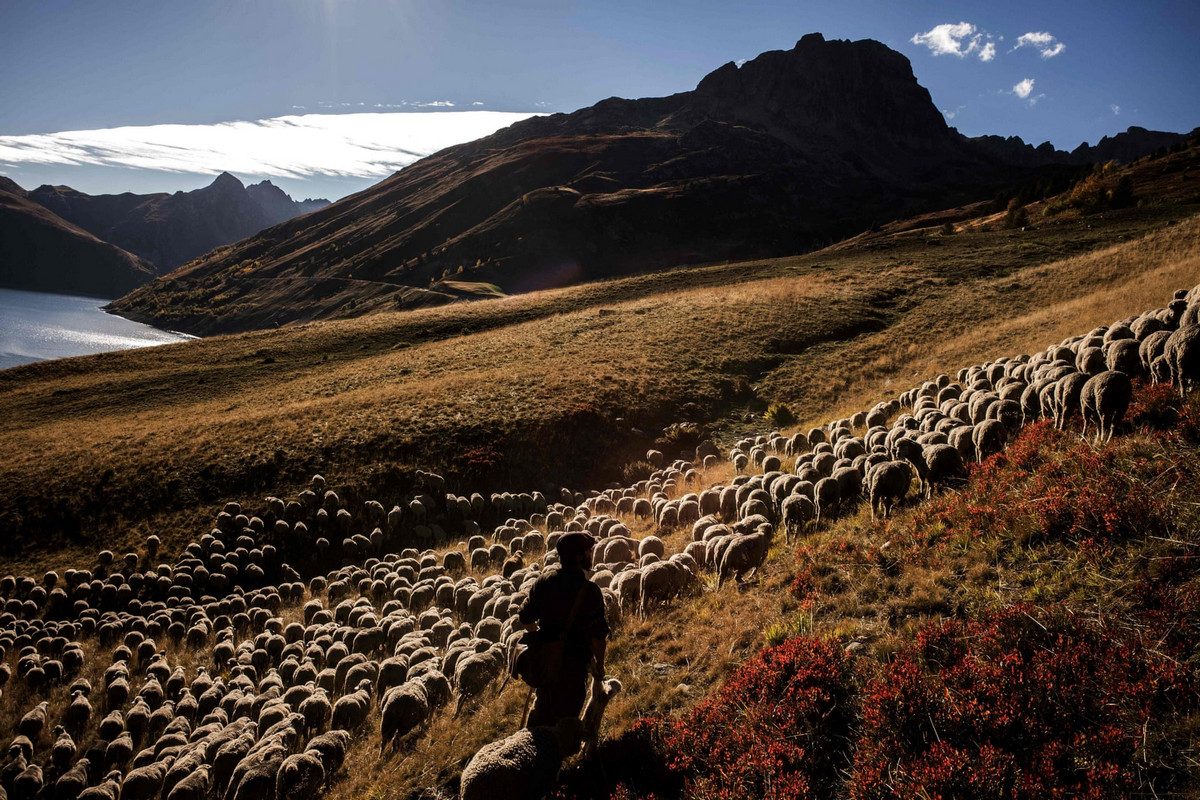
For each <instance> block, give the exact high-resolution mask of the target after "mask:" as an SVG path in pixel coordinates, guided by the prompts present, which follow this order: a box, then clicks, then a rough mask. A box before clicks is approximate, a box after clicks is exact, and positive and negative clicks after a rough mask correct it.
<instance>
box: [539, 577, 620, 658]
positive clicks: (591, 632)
mask: <svg viewBox="0 0 1200 800" xmlns="http://www.w3.org/2000/svg"><path fill="white" fill-rule="evenodd" d="M581 591H582V593H583V595H582V597H580V592H581ZM577 597H578V598H579V610H578V611H576V612H575V618H574V621H573V622H572V623H571V628H570V629H569V630H567V631H566V638H565V639H564V640H563V641H564V646H563V650H564V653H565V654H566V655H567V656H572V657H575V658H582V659H584V660H587V659H588V658H590V657H591V643H590V640H591V639H606V638H608V622H607V621H606V620H605V619H604V595H603V594H601V592H600V587H599V586H597V585H596V584H594V583H592V582H591V581H590V580H588V578H587V576H586V575H585V574H584V573H583V570H578V569H563V568H562V567H556V568H551V569H548V570H546V571H545V572H544V573H542V576H541V577H540V578H538V579H537V582H536V583H534V585H533V588H532V589H531V590H530V591H529V597H528V598H526V600H525V605H523V606H521V611H520V614H519V617H520V620H521V622H522V623H523V624H525V625H530V624H532V623H534V622H536V623H538V630H539V631H540V632H541V633H542V634H543V635H544V636H546V637H547V638H548V639H555V638H557V637H558V636H559V635H560V634H562V633H563V632H564V629H565V628H566V626H567V620H568V618H570V616H571V608H572V606H574V605H575V602H576V598H577Z"/></svg>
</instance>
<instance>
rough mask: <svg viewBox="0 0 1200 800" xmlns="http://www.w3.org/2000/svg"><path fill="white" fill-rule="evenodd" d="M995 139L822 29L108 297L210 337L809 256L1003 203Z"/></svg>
mask: <svg viewBox="0 0 1200 800" xmlns="http://www.w3.org/2000/svg"><path fill="white" fill-rule="evenodd" d="M1022 145H1023V143H1022ZM999 150H1000V152H993V151H991V150H989V149H988V148H986V147H980V146H978V145H977V144H976V143H974V142H972V141H971V140H968V139H967V138H965V137H963V136H962V135H961V134H959V133H958V132H957V131H956V130H954V129H952V128H950V127H948V126H947V125H946V122H945V120H944V118H943V116H942V114H941V113H940V112H939V111H938V110H937V108H936V106H934V104H933V102H932V100H931V98H930V96H929V93H928V91H926V90H925V89H924V88H923V87H921V86H920V85H919V84H918V83H917V81H916V78H915V77H914V75H913V72H912V67H911V64H910V63H909V62H908V60H907V59H906V58H905V57H904V56H903V55H901V54H899V53H897V52H895V51H893V50H891V49H889V48H887V47H886V46H884V45H883V44H880V43H879V42H875V41H870V40H864V41H856V42H850V41H826V40H825V39H824V38H823V37H822V36H821V35H820V34H810V35H808V36H805V37H804V38H803V39H801V40H800V41H799V42H798V43H797V44H796V46H795V47H794V48H793V49H791V50H788V51H773V52H768V53H763V54H762V55H760V56H758V57H757V58H755V59H754V60H752V61H749V62H747V63H745V64H743V65H742V66H740V67H739V66H737V65H735V64H733V63H729V64H726V65H724V66H722V67H720V68H719V69H717V70H716V71H714V72H713V73H711V74H709V75H708V76H707V77H705V78H704V79H703V80H702V81H701V82H700V83H699V85H698V86H697V87H696V89H695V90H693V91H690V92H682V93H679V94H675V95H671V96H669V97H659V98H648V99H641V100H624V99H620V98H609V99H607V100H604V101H601V102H600V103H597V104H596V105H594V106H591V107H589V108H585V109H582V110H580V111H576V112H574V113H572V114H554V115H550V116H546V117H538V118H532V119H529V120H526V121H523V122H520V123H517V124H515V125H512V126H510V127H508V128H505V129H503V130H501V131H498V132H497V133H495V134H493V135H491V136H488V137H485V138H483V139H479V140H477V141H474V142H470V143H467V144H463V145H459V146H456V147H451V148H448V149H446V150H443V151H441V152H439V153H436V154H434V155H432V156H430V157H428V158H425V159H422V160H421V161H418V162H417V163H415V164H413V165H411V166H409V167H407V168H405V169H404V170H402V171H400V172H398V173H396V174H394V175H392V176H391V177H390V178H388V179H386V180H384V181H382V182H381V183H379V184H377V185H375V186H373V187H371V188H369V189H367V190H365V191H363V192H360V193H358V194H356V195H352V196H350V197H348V198H345V199H343V200H341V201H339V202H338V203H335V204H333V205H332V206H330V207H328V208H325V209H322V210H321V211H318V212H316V213H313V214H310V215H308V216H306V217H304V218H303V219H299V220H292V221H290V222H287V223H284V224H282V225H279V226H276V227H275V228H271V229H268V230H266V231H263V232H262V233H261V234H259V235H258V236H255V237H253V238H251V239H248V240H246V241H242V242H239V243H238V244H236V245H234V246H233V247H230V248H227V249H225V250H223V251H221V252H219V253H211V254H209V255H208V256H206V257H205V258H202V259H199V260H197V261H195V262H192V263H190V264H188V265H187V266H186V267H184V268H183V269H181V270H178V271H176V272H174V273H172V274H171V275H169V276H166V277H165V278H163V279H161V280H158V281H155V282H154V283H153V284H150V285H147V286H145V287H143V288H141V289H140V290H138V291H137V292H135V293H133V294H131V295H130V296H128V297H125V298H122V299H121V300H120V301H118V302H117V303H115V304H114V308H116V309H118V310H119V311H120V313H122V314H124V315H127V316H131V317H133V318H137V319H142V320H146V321H153V322H156V323H157V324H167V325H169V326H170V327H171V328H172V329H175V330H186V331H189V332H192V333H216V332H228V331H235V330H245V329H251V328H263V327H271V326H275V325H280V324H286V323H289V322H295V321H303V320H311V319H320V318H330V317H339V316H353V315H358V314H362V313H367V312H370V311H374V310H380V309H396V308H409V307H415V306H421V305H428V304H434V303H445V302H451V301H453V300H456V299H459V298H461V297H464V296H465V297H470V296H474V293H475V292H476V291H477V290H480V291H479V293H480V294H482V293H483V292H482V287H486V288H487V290H488V291H489V292H491V293H494V292H495V290H496V289H497V288H498V289H499V290H501V291H504V292H509V293H513V292H524V291H529V290H533V289H538V288H546V287H552V286H559V285H565V284H570V283H577V282H580V281H587V280H595V279H601V278H605V277H611V276H615V275H621V274H627V273H634V272H645V271H651V270H659V269H664V268H669V267H673V266H677V265H683V264H695V263H704V262H714V261H723V260H727V259H744V258H753V257H760V256H763V257H765V256H773V255H780V254H790V253H797V252H803V251H806V250H810V249H812V248H814V247H816V246H820V245H822V244H825V243H828V242H831V241H835V240H839V239H841V238H844V237H846V236H849V235H853V234H856V233H859V232H861V231H862V230H864V229H866V228H868V227H871V226H872V225H874V224H877V223H882V222H887V221H889V220H892V219H896V218H900V217H905V216H910V215H912V214H914V213H919V212H922V211H928V210H933V209H936V208H946V207H950V206H954V205H957V204H959V203H962V202H966V201H970V200H980V199H990V198H991V197H993V196H994V195H995V193H996V191H997V190H998V189H1000V188H1002V187H1004V186H1007V185H1009V184H1010V183H1011V181H1012V180H1014V179H1015V178H1016V177H1018V176H1026V177H1027V165H1026V164H1023V163H1021V161H1020V159H1014V158H1008V157H1005V154H1004V152H1003V148H1000V149H999ZM1047 163H1053V161H1052V160H1051V161H1049V162H1047ZM450 286H453V287H454V289H453V290H451V289H450V288H449V287H450Z"/></svg>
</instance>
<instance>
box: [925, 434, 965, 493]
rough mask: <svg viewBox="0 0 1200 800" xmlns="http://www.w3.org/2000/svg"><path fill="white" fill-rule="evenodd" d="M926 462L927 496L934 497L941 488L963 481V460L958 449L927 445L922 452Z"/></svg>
mask: <svg viewBox="0 0 1200 800" xmlns="http://www.w3.org/2000/svg"><path fill="white" fill-rule="evenodd" d="M922 457H923V459H924V461H925V496H926V497H927V498H928V497H933V494H934V492H935V491H936V490H937V488H938V487H939V486H943V485H945V484H948V483H951V482H956V481H958V480H961V478H962V476H963V474H964V466H963V458H962V454H961V453H959V451H958V449H957V448H955V447H954V446H953V445H949V444H931V445H926V446H925V448H924V450H923V451H922Z"/></svg>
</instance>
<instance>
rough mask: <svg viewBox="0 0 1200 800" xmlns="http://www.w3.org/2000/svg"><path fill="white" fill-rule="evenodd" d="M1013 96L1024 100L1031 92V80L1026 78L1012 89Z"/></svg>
mask: <svg viewBox="0 0 1200 800" xmlns="http://www.w3.org/2000/svg"><path fill="white" fill-rule="evenodd" d="M1012 90H1013V94H1015V95H1016V96H1017V97H1019V98H1021V99H1022V100H1024V99H1025V98H1027V97H1029V93H1030V92H1032V91H1033V78H1026V79H1025V80H1023V81H1021V82H1020V83H1018V84H1017V85H1016V86H1014V87H1013V88H1012Z"/></svg>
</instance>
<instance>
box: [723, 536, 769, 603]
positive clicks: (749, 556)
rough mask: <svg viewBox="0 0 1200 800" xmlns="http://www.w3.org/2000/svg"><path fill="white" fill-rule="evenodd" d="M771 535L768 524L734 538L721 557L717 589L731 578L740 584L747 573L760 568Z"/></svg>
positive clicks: (765, 555) (765, 556)
mask: <svg viewBox="0 0 1200 800" xmlns="http://www.w3.org/2000/svg"><path fill="white" fill-rule="evenodd" d="M771 534H772V528H771V526H770V525H769V524H768V525H763V526H761V527H760V528H759V529H758V530H757V531H755V532H754V533H750V534H746V535H744V536H736V537H734V539H733V541H732V542H730V543H729V545H728V547H727V548H725V551H724V552H723V553H722V555H721V562H720V566H719V567H718V569H717V588H718V589H719V588H721V586H722V585H724V583H725V581H726V580H727V579H729V578H733V579H734V580H735V581H737V582H739V583H740V582H741V580H742V577H743V576H744V575H745V574H746V573H747V572H751V571H756V570H758V569H759V568H761V567H762V565H763V562H764V561H766V558H767V552H768V550H770V547H771Z"/></svg>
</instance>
